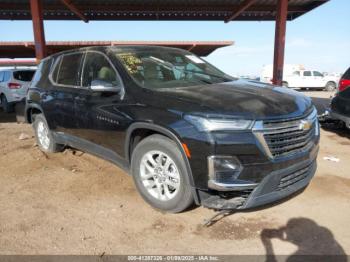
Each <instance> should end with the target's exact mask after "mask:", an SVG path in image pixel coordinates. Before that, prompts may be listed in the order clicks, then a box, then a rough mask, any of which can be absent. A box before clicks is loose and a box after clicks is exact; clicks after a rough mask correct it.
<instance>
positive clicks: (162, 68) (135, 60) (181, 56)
mask: <svg viewBox="0 0 350 262" xmlns="http://www.w3.org/2000/svg"><path fill="white" fill-rule="evenodd" d="M116 56H117V57H118V58H119V60H120V61H121V62H122V63H123V65H124V66H125V68H126V70H127V71H128V73H129V74H130V75H131V76H132V77H133V78H134V79H135V81H136V82H138V83H139V84H140V85H141V86H142V87H145V88H150V89H157V88H176V87H185V86H195V85H200V84H214V83H222V82H228V81H232V80H233V79H234V78H232V77H231V76H229V75H227V74H225V73H223V72H221V71H220V70H219V69H217V68H215V67H214V66H212V65H210V64H209V63H207V62H206V61H204V60H202V59H201V58H199V57H197V56H195V55H193V54H191V53H188V52H181V51H177V50H172V49H169V50H167V49H165V50H164V49H163V50H162V51H158V50H147V51H146V50H145V51H144V50H136V51H126V52H120V51H119V52H116Z"/></svg>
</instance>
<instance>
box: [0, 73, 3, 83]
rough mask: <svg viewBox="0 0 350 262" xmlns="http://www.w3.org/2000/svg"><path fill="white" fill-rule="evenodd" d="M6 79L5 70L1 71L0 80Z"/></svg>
mask: <svg viewBox="0 0 350 262" xmlns="http://www.w3.org/2000/svg"><path fill="white" fill-rule="evenodd" d="M3 81H4V71H0V82H3Z"/></svg>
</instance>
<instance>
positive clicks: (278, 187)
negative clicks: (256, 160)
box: [201, 146, 318, 210]
mask: <svg viewBox="0 0 350 262" xmlns="http://www.w3.org/2000/svg"><path fill="white" fill-rule="evenodd" d="M317 152H318V146H316V147H314V149H313V150H312V152H310V158H308V159H306V160H303V161H300V162H298V163H295V164H293V165H291V166H288V167H286V168H284V169H280V170H275V171H272V172H271V173H269V174H268V175H266V176H265V177H264V178H263V179H262V181H261V182H260V183H259V184H258V186H256V187H255V188H254V189H253V190H247V191H240V192H232V195H231V196H230V195H229V194H221V195H220V194H216V195H215V194H213V195H211V196H208V195H205V194H204V195H203V192H202V199H203V200H202V202H201V204H202V205H203V206H205V207H207V208H212V209H216V210H225V209H227V210H230V209H250V208H255V207H258V206H262V205H266V204H271V203H274V202H276V201H279V200H282V199H283V198H286V197H288V196H290V195H292V194H294V193H296V192H298V191H300V190H302V189H303V188H305V187H306V186H307V185H308V184H309V182H310V180H311V179H312V177H313V176H314V174H315V172H316V167H317V163H316V156H317ZM234 194H236V195H234Z"/></svg>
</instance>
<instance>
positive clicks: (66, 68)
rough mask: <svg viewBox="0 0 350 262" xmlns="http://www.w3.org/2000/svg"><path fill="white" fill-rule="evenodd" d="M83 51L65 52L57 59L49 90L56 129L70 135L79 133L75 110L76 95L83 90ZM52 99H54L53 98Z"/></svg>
mask: <svg viewBox="0 0 350 262" xmlns="http://www.w3.org/2000/svg"><path fill="white" fill-rule="evenodd" d="M83 56H84V53H83V52H74V53H68V54H63V55H61V56H60V57H58V58H57V59H56V62H55V65H54V69H53V71H52V72H51V74H50V80H51V83H52V87H51V89H50V92H49V98H50V100H49V101H48V102H49V103H50V110H49V111H50V118H52V119H54V120H55V126H56V129H57V130H56V131H59V132H64V133H65V134H68V135H76V134H77V127H78V126H77V122H76V116H75V111H74V104H75V101H76V97H77V96H79V93H80V92H81V89H80V84H81V64H82V61H83ZM51 99H52V100H51Z"/></svg>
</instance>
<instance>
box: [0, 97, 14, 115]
mask: <svg viewBox="0 0 350 262" xmlns="http://www.w3.org/2000/svg"><path fill="white" fill-rule="evenodd" d="M1 106H2V110H4V112H5V113H12V112H13V110H14V107H13V105H12V104H10V103H9V102H8V101H7V98H6V96H5V95H2V96H1Z"/></svg>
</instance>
